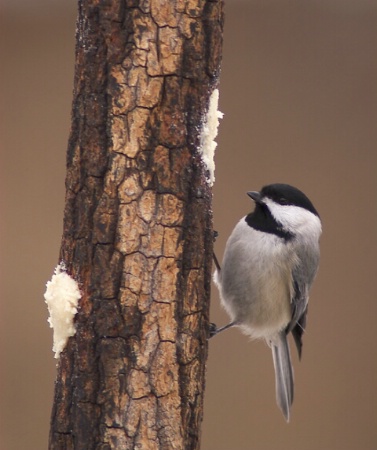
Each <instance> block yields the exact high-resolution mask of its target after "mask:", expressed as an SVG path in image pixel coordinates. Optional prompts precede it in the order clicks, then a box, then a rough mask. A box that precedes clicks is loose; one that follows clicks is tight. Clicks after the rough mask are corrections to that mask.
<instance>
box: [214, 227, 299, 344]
mask: <svg viewBox="0 0 377 450" xmlns="http://www.w3.org/2000/svg"><path fill="white" fill-rule="evenodd" d="M240 237H242V241H241V240H240ZM256 237H257V238H258V239H256ZM245 238H246V239H245ZM245 243H246V244H245ZM295 261H296V259H295V253H294V251H293V247H292V246H291V245H289V243H288V245H287V243H285V242H284V241H283V240H282V239H281V238H279V237H277V236H275V235H273V234H266V233H261V232H260V231H257V230H254V229H253V228H250V227H249V226H248V225H247V224H246V222H245V220H244V219H242V220H241V221H240V222H239V223H238V224H237V226H236V227H235V229H234V230H233V233H232V234H231V236H230V238H229V240H228V243H227V246H226V249H225V253H224V259H223V267H222V270H221V273H220V275H217V276H216V275H215V282H216V284H217V285H218V287H219V290H220V298H221V302H222V304H223V306H224V308H225V309H226V311H227V312H228V314H229V315H230V317H231V319H232V320H236V321H238V323H239V325H240V326H241V328H242V330H243V331H244V332H245V333H246V334H248V335H250V336H252V337H254V338H266V339H269V338H272V337H273V335H274V334H276V333H277V332H279V331H281V330H282V329H284V328H285V327H286V326H287V325H288V323H289V321H290V319H291V316H292V313H291V298H292V294H293V283H292V275H291V274H292V269H293V266H294V264H295Z"/></svg>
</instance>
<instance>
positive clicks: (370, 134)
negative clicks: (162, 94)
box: [0, 0, 377, 450]
mask: <svg viewBox="0 0 377 450" xmlns="http://www.w3.org/2000/svg"><path fill="white" fill-rule="evenodd" d="M75 16H76V2H75V1H74V0H64V1H59V0H34V1H33V2H30V1H27V0H25V1H22V0H3V2H2V6H1V22H2V23H1V26H0V32H1V83H0V86H1V91H2V92H1V167H0V184H1V186H0V199H1V217H0V220H1V222H0V226H1V228H0V232H1V262H0V264H1V267H0V269H1V272H0V276H1V305H0V307H1V316H0V326H1V333H0V339H1V356H0V358H1V359H0V364H1V366H0V370H1V372H0V409H1V411H0V412H1V429H0V450H24V449H28V450H34V449H35V450H40V449H41V450H42V449H45V448H47V436H48V428H49V416H50V408H51V404H52V393H53V384H54V377H55V361H54V359H53V353H52V351H51V346H52V336H51V330H50V329H49V328H48V324H47V310H46V306H45V304H44V299H43V293H44V290H45V283H46V281H47V280H48V279H49V278H50V277H51V274H52V271H53V269H54V267H55V265H56V263H57V258H58V252H59V246H60V237H61V232H62V217H63V205H64V177H65V151H66V146H67V138H68V133H69V125H70V108H71V99H72V95H71V92H72V82H73V69H74V33H75ZM220 109H221V110H222V111H223V112H224V113H225V118H224V120H223V121H222V124H221V128H220V135H219V138H218V142H219V146H218V149H217V154H216V183H215V186H214V220H215V229H217V230H218V231H219V232H220V237H219V239H218V241H217V242H216V249H217V253H218V255H219V256H220V257H221V256H222V252H223V248H224V245H225V242H226V238H227V236H228V235H229V233H230V231H231V229H232V227H233V226H234V224H235V223H236V221H237V220H238V219H239V218H240V217H241V216H242V215H244V214H245V213H247V212H248V211H249V210H250V208H251V207H252V205H251V202H250V199H248V197H247V196H246V195H245V192H246V191H247V190H251V189H259V188H260V187H261V186H262V185H264V184H267V183H270V182H288V183H290V184H293V185H296V186H297V187H299V188H301V189H302V190H303V191H304V192H306V193H307V194H308V196H309V197H310V198H311V199H312V200H313V202H314V204H315V206H316V207H317V209H318V210H319V212H320V214H321V216H322V219H323V227H324V234H323V239H322V259H321V267H320V273H319V276H318V278H317V280H316V283H315V285H314V288H313V289H312V292H311V304H310V312H309V327H308V331H307V334H306V336H305V341H304V353H303V360H302V362H301V363H299V362H298V361H297V357H296V356H294V366H295V375H296V398H295V402H294V405H293V413H292V420H291V423H290V424H289V425H287V424H286V423H285V422H284V420H283V417H282V415H281V413H280V412H279V410H278V409H277V407H276V405H275V393H274V381H273V368H272V360H271V355H270V350H269V349H268V348H267V346H266V345H265V344H263V343H261V342H250V341H249V340H248V339H247V338H246V337H244V336H243V335H241V333H240V332H239V331H238V330H237V329H233V330H230V331H228V332H226V333H224V334H222V335H220V336H218V337H216V338H215V339H213V340H212V341H211V342H210V356H209V362H208V377H207V388H206V398H205V417H204V423H203V441H202V449H203V450H233V449H237V450H248V449H253V450H276V449H279V450H291V449H301V450H318V449H320V450H375V449H376V448H377V388H376V380H377V350H376V344H377V327H376V320H377V301H376V288H375V285H376V283H375V279H376V276H377V275H376V262H377V260H376V229H377V207H376V193H377V192H376V188H377V177H376V168H377V151H376V142H377V3H376V1H375V0H326V1H325V0H305V1H303V0H297V1H294V0H259V1H258V0H245V1H242V0H238V1H237V0H228V2H227V5H226V26H225V40H224V60H223V68H222V76H221V86H220ZM212 320H213V321H215V322H217V323H218V324H219V325H221V324H224V323H226V321H227V317H226V315H225V313H224V312H223V311H222V310H221V309H220V307H219V304H218V298H217V293H216V291H215V288H214V290H213V305H212Z"/></svg>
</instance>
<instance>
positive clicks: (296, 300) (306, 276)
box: [287, 252, 319, 358]
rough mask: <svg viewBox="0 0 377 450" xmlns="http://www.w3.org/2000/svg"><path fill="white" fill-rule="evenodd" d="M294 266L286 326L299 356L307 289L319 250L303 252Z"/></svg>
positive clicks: (313, 273)
mask: <svg viewBox="0 0 377 450" xmlns="http://www.w3.org/2000/svg"><path fill="white" fill-rule="evenodd" d="M299 256H301V257H300V258H299V263H298V264H297V265H296V266H295V268H294V270H293V272H292V277H293V287H294V292H293V298H292V300H291V308H292V319H291V321H290V323H289V324H288V327H287V333H289V332H292V335H293V338H294V341H295V344H296V347H297V351H298V355H299V358H301V353H302V335H303V334H304V332H305V327H306V315H307V313H308V301H309V289H310V286H311V284H312V283H313V280H314V277H315V275H316V273H317V269H318V263H319V252H318V253H314V254H313V253H311V254H310V255H309V254H307V253H304V254H302V255H299Z"/></svg>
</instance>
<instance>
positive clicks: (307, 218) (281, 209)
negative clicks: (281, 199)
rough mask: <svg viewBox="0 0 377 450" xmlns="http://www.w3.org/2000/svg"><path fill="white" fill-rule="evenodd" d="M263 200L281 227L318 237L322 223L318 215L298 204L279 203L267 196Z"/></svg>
mask: <svg viewBox="0 0 377 450" xmlns="http://www.w3.org/2000/svg"><path fill="white" fill-rule="evenodd" d="M263 201H264V203H265V204H266V205H267V206H268V209H269V210H270V211H271V214H272V215H273V217H274V219H275V220H277V221H278V222H280V223H281V224H282V225H283V228H285V229H286V230H288V231H290V232H292V233H293V234H307V235H311V236H312V237H313V238H318V239H319V236H320V235H321V232H322V225H321V221H320V219H319V217H318V216H316V215H315V214H313V213H312V212H310V211H308V210H307V209H305V208H301V207H300V206H294V205H279V204H278V203H275V202H274V201H272V200H271V199H269V198H264V199H263Z"/></svg>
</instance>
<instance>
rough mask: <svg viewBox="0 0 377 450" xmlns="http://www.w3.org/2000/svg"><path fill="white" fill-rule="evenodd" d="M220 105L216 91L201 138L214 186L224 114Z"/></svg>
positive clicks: (211, 100) (210, 100)
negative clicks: (219, 128) (218, 143)
mask: <svg viewBox="0 0 377 450" xmlns="http://www.w3.org/2000/svg"><path fill="white" fill-rule="evenodd" d="M218 104H219V90H218V89H214V90H213V92H212V94H211V97H210V99H209V105H208V112H207V115H206V118H205V120H204V123H203V128H202V133H201V136H200V151H201V154H202V159H203V162H204V164H205V165H206V167H207V169H208V172H209V176H208V184H209V185H210V186H212V185H213V183H214V181H215V160H214V157H215V150H216V147H217V142H216V141H215V138H216V136H217V129H218V127H219V123H220V121H219V119H222V118H223V116H224V114H223V113H222V112H220V111H218Z"/></svg>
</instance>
